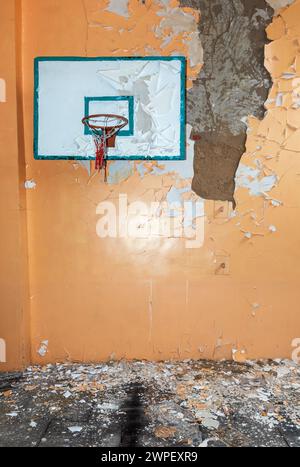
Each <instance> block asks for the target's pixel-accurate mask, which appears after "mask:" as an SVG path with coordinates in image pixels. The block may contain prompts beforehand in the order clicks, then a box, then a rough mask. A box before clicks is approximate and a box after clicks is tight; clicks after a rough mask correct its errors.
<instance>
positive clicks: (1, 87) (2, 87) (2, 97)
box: [0, 78, 6, 102]
mask: <svg viewBox="0 0 300 467" xmlns="http://www.w3.org/2000/svg"><path fill="white" fill-rule="evenodd" d="M0 102H6V82H5V80H4V79H3V78H0Z"/></svg>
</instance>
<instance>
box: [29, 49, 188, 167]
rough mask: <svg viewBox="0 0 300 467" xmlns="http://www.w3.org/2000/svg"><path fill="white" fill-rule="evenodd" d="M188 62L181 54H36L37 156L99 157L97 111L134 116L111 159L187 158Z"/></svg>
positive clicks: (129, 117) (35, 107) (66, 157)
mask: <svg viewBox="0 0 300 467" xmlns="http://www.w3.org/2000/svg"><path fill="white" fill-rule="evenodd" d="M185 68H186V64H185V58H184V57H177V56H171V57H93V58H86V57H38V58H36V59H35V92H34V157H35V159H71V160H72V159H80V160H89V159H94V158H95V147H94V143H93V139H92V135H91V133H90V131H89V129H88V128H87V127H86V126H84V125H82V118H83V117H85V116H88V115H91V114H116V115H121V116H123V117H126V118H127V119H128V125H126V127H124V128H123V129H122V130H121V131H120V132H119V134H118V137H117V141H116V146H115V147H114V148H109V149H108V159H111V160H114V159H115V160H118V159H129V160H157V159H160V160H170V159H171V160H182V159H185Z"/></svg>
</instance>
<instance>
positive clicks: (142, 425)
mask: <svg viewBox="0 0 300 467" xmlns="http://www.w3.org/2000/svg"><path fill="white" fill-rule="evenodd" d="M299 376H300V366H299V365H297V364H296V363H294V362H292V361H288V360H276V361H255V362H254V361H248V362H245V363H237V362H227V361H221V362H207V361H182V362H158V363H154V362H145V361H134V362H126V361H121V362H109V363H103V364H89V365H78V364H69V363H68V364H55V365H46V366H44V367H38V366H33V367H29V368H28V369H27V370H26V371H25V372H24V374H23V375H22V377H20V375H19V374H18V375H17V377H16V378H15V379H14V378H13V377H12V375H2V376H1V375H0V446H109V447H113V446H133V445H136V446H191V447H193V446H195V447H198V446H202V447H207V446H300V397H299V396H300V378H299Z"/></svg>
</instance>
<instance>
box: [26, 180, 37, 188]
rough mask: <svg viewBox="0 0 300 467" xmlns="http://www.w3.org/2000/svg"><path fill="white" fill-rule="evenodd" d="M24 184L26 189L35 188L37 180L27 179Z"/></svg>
mask: <svg viewBox="0 0 300 467" xmlns="http://www.w3.org/2000/svg"><path fill="white" fill-rule="evenodd" d="M24 186H25V188H26V190H34V189H35V188H36V182H35V181H34V180H26V182H25V183H24Z"/></svg>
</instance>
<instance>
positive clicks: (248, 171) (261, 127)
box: [236, 0, 300, 236]
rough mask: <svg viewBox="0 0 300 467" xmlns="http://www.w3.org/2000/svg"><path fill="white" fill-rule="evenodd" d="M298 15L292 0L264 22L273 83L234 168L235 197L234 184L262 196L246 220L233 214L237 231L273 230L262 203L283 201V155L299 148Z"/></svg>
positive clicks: (299, 3)
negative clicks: (251, 226)
mask: <svg viewBox="0 0 300 467" xmlns="http://www.w3.org/2000/svg"><path fill="white" fill-rule="evenodd" d="M299 17H300V1H299V0H296V1H295V2H293V4H292V5H291V6H289V7H288V8H287V9H283V10H281V11H279V12H278V15H277V16H276V17H275V18H274V19H273V22H272V23H271V24H270V25H269V26H268V27H267V35H268V38H269V39H270V40H272V42H271V43H270V44H268V45H267V46H266V48H265V66H266V68H267V69H268V70H269V72H270V74H271V76H272V79H273V85H272V88H271V90H270V93H269V96H268V99H267V100H266V103H265V107H266V109H267V112H266V115H265V117H264V118H263V120H261V121H260V120H258V119H256V118H254V117H251V118H249V119H248V130H247V142H246V146H247V147H246V152H245V154H244V155H243V157H242V160H241V164H240V166H239V168H238V170H237V173H236V184H237V197H238V198H239V197H240V188H247V189H248V190H249V195H250V196H256V197H261V198H262V199H263V200H264V202H263V203H264V204H263V205H262V206H259V209H257V208H256V209H252V212H251V215H250V219H251V222H250V224H249V221H248V220H249V218H248V219H247V218H245V217H246V216H243V215H241V216H240V214H239V213H238V217H240V219H241V221H239V222H238V223H237V225H238V226H239V227H240V228H241V230H242V231H244V232H245V231H246V232H247V231H248V230H249V227H250V225H251V224H252V225H253V227H254V229H255V227H259V229H260V231H259V232H256V235H265V234H266V233H274V232H277V227H276V226H275V225H273V224H269V225H265V222H264V220H265V217H268V216H269V214H268V208H279V207H282V206H283V205H284V203H283V201H282V200H281V199H280V198H279V199H278V197H279V196H280V194H281V184H282V182H283V181H284V177H285V176H286V171H284V170H283V169H282V164H284V161H285V160H286V159H287V157H292V156H293V155H294V154H296V155H297V154H298V155H299V153H300V131H299V128H300V107H299V98H300V66H299V60H298V57H299V53H300V48H299V37H300V23H299ZM289 170H290V169H287V171H289ZM273 192H274V194H273ZM254 231H256V230H254ZM252 234H253V232H252ZM252 234H251V236H252Z"/></svg>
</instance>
